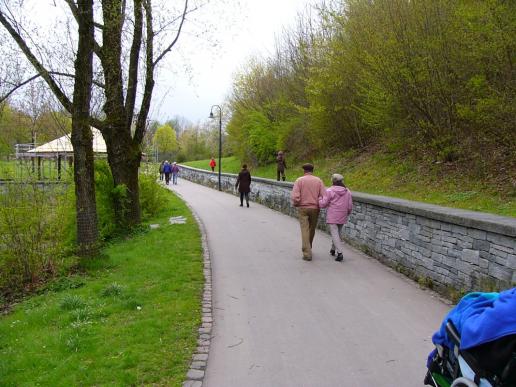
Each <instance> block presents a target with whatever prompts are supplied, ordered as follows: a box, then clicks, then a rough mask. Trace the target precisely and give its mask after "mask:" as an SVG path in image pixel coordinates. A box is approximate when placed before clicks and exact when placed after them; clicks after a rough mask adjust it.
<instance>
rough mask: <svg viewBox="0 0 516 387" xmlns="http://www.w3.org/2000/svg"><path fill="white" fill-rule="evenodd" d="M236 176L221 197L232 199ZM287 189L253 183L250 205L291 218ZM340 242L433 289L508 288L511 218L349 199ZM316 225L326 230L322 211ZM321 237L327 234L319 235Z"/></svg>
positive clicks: (225, 177)
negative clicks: (350, 206) (228, 195)
mask: <svg viewBox="0 0 516 387" xmlns="http://www.w3.org/2000/svg"><path fill="white" fill-rule="evenodd" d="M181 177H182V178H184V179H187V180H190V181H194V182H196V183H199V184H202V185H205V186H209V187H212V188H215V189H217V186H218V175H217V173H213V172H210V171H205V170H199V169H194V168H190V167H185V166H182V170H181ZM235 181H236V175H234V174H227V173H223V174H222V175H221V187H222V190H223V191H226V192H231V193H233V194H236V192H235V190H234V186H235ZM292 185H293V184H292V183H289V182H277V181H274V180H269V179H263V178H253V182H252V185H251V191H252V192H251V200H252V201H256V202H259V203H261V204H264V205H266V206H268V207H270V208H272V209H274V210H277V211H280V212H283V213H285V214H288V215H291V216H296V215H297V211H296V209H295V208H294V207H292V205H291V203H290V191H291V190H292ZM353 203H354V207H353V214H352V215H351V216H350V218H349V222H348V224H347V225H346V226H345V227H344V238H345V239H346V240H347V241H348V242H349V243H351V244H353V245H355V246H357V247H359V248H361V249H362V250H364V251H365V252H367V253H368V254H369V255H371V256H373V257H375V258H378V259H379V260H381V261H382V262H384V263H385V264H387V265H389V266H391V267H393V268H395V269H397V270H398V271H401V272H403V273H405V274H407V275H409V276H411V277H413V278H417V279H419V280H421V281H424V283H425V284H427V285H430V284H431V285H433V286H434V287H436V288H441V289H446V288H453V289H458V290H463V291H468V290H481V289H483V290H486V289H495V288H506V287H510V286H513V285H514V284H516V218H509V217H502V216H496V215H491V214H486V213H480V212H473V211H464V210H459V209H454V208H446V207H440V206H435V205H429V204H424V203H419V202H412V201H408V200H402V199H395V198H390V197H384V196H377V195H369V194H364V193H359V192H354V193H353ZM319 227H320V228H321V229H323V230H326V226H325V212H324V210H323V211H321V216H320V219H319ZM326 231H327V230H326Z"/></svg>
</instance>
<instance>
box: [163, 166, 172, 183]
mask: <svg viewBox="0 0 516 387" xmlns="http://www.w3.org/2000/svg"><path fill="white" fill-rule="evenodd" d="M163 173H164V174H165V184H166V185H168V183H169V182H170V174H171V173H172V165H170V164H169V162H168V160H165V162H164V163H163Z"/></svg>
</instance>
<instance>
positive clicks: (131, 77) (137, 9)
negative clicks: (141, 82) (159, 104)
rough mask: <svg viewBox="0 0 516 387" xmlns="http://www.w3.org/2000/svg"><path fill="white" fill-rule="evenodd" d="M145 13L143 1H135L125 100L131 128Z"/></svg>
mask: <svg viewBox="0 0 516 387" xmlns="http://www.w3.org/2000/svg"><path fill="white" fill-rule="evenodd" d="M142 29H143V13H142V0H134V32H133V43H132V45H131V52H130V55H129V71H128V79H127V95H126V100H125V110H126V124H127V126H130V125H131V123H132V121H133V115H134V105H135V101H136V88H137V84H138V62H139V58H140V48H141V46H142Z"/></svg>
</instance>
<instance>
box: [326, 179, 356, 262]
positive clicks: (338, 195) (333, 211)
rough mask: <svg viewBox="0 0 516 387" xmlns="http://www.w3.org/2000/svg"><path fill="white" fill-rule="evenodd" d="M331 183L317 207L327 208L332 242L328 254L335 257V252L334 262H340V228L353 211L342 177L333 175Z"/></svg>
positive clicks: (349, 195)
mask: <svg viewBox="0 0 516 387" xmlns="http://www.w3.org/2000/svg"><path fill="white" fill-rule="evenodd" d="M331 181H332V184H333V185H332V186H331V187H330V188H328V189H327V190H326V192H325V194H324V196H323V197H321V198H319V207H320V208H328V209H327V210H326V224H328V226H329V228H330V234H331V240H332V243H331V249H330V254H331V255H335V251H337V258H335V260H336V261H337V262H341V261H342V259H343V255H342V241H341V239H340V238H341V237H340V236H341V232H342V226H343V225H344V223H346V222H347V221H348V216H349V214H351V211H352V210H353V199H352V196H351V191H350V190H349V189H347V187H346V186H345V185H344V178H343V177H342V175H339V174H338V173H335V174H333V175H332V176H331Z"/></svg>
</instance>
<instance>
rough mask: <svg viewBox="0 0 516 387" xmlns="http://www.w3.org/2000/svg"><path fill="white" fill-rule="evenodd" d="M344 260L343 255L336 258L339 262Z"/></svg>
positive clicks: (339, 254)
mask: <svg viewBox="0 0 516 387" xmlns="http://www.w3.org/2000/svg"><path fill="white" fill-rule="evenodd" d="M343 259H344V257H343V256H342V253H338V254H337V258H335V260H336V261H337V262H342V260H343Z"/></svg>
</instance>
